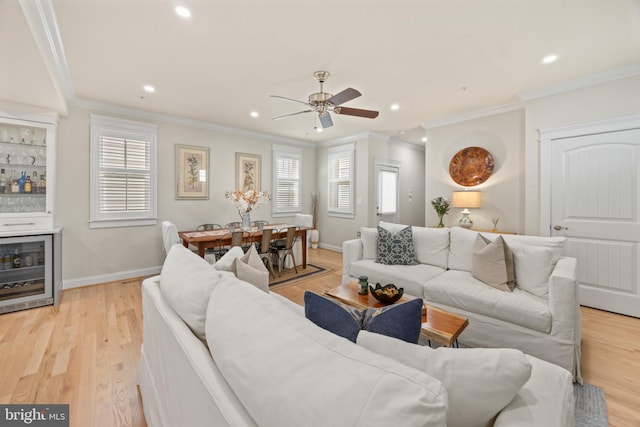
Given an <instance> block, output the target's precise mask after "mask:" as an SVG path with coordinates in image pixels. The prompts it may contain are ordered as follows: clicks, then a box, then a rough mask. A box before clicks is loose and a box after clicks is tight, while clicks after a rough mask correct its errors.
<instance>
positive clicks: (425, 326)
mask: <svg viewBox="0 0 640 427" xmlns="http://www.w3.org/2000/svg"><path fill="white" fill-rule="evenodd" d="M359 289H360V285H359V284H358V283H357V282H352V283H347V284H346V285H340V286H338V287H337V288H333V289H328V290H326V291H325V292H324V293H325V295H327V296H329V297H331V298H334V299H337V300H338V301H341V302H343V303H345V304H348V305H351V306H354V307H356V308H358V309H360V310H364V309H365V308H367V307H373V308H382V307H387V304H383V303H381V302H380V301H378V300H377V299H375V298H374V297H373V295H371V293H367V295H360V294H359V293H358V290H359ZM415 298H416V297H413V296H410V295H403V297H402V298H400V300H399V301H398V302H399V303H401V302H405V301H409V300H412V299H415ZM396 304H397V303H396ZM468 324H469V320H467V318H466V317H462V316H459V315H457V314H453V313H449V312H447V311H444V310H441V309H439V308H436V307H432V306H430V305H427V304H425V305H424V306H423V307H422V331H421V333H420V334H421V335H422V336H424V337H425V338H427V339H429V340H430V341H431V340H433V341H435V342H437V343H438V344H440V345H443V346H446V347H455V346H457V339H458V335H460V334H461V333H462V331H464V328H466V327H467V325H468Z"/></svg>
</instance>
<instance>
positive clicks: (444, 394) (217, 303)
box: [138, 245, 575, 427]
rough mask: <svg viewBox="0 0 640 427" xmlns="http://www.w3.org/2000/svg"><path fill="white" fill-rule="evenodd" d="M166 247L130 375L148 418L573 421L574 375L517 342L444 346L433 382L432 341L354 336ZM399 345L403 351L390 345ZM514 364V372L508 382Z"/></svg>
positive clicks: (149, 286) (188, 421) (215, 421)
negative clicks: (509, 346) (496, 346)
mask: <svg viewBox="0 0 640 427" xmlns="http://www.w3.org/2000/svg"><path fill="white" fill-rule="evenodd" d="M174 248H177V249H174ZM174 248H172V249H171V251H170V253H169V256H168V257H167V261H165V265H164V266H163V270H162V273H161V275H160V276H156V277H152V278H149V279H146V280H145V281H144V283H143V285H142V301H143V336H144V340H143V345H142V351H141V357H140V364H139V371H138V384H139V387H140V392H141V395H142V400H143V407H144V413H145V418H146V421H147V424H148V425H149V426H151V427H155V426H167V427H172V426H183V425H189V426H195V427H197V426H211V425H215V426H256V425H259V426H265V427H268V426H278V427H283V426H301V425H314V426H332V427H334V426H368V427H369V426H388V425H398V426H444V425H448V426H449V427H457V426H458V425H465V426H480V425H482V426H485V425H494V426H496V427H500V426H516V425H517V426H541V425H544V426H551V427H553V426H558V427H560V426H562V427H567V426H568V427H571V426H573V425H575V418H574V403H575V402H574V396H573V386H572V379H571V375H570V374H569V372H567V371H566V370H564V369H562V368H560V367H558V366H556V365H553V364H550V363H547V362H545V361H542V360H539V359H537V358H535V357H531V356H528V355H526V356H525V355H523V354H522V353H521V352H518V351H515V350H476V349H443V350H446V351H449V352H454V353H449V354H448V355H446V354H445V353H439V356H438V357H439V359H438V360H439V362H437V363H439V365H434V366H436V367H437V369H436V374H439V373H440V372H447V371H453V375H449V376H447V378H445V379H443V380H442V381H440V380H438V379H436V378H434V377H433V376H431V375H429V374H428V373H427V372H429V370H428V369H426V370H422V369H421V363H423V361H424V360H423V358H424V357H427V358H430V357H432V356H433V354H426V353H425V354H422V350H425V351H428V352H437V351H438V350H431V349H426V348H424V347H420V346H418V345H415V344H408V343H404V342H401V341H398V340H395V339H392V338H388V337H383V336H381V335H378V334H373V333H368V332H361V335H363V334H364V338H363V342H362V344H361V343H360V337H359V338H358V344H354V343H353V342H351V341H349V340H346V339H344V338H341V337H339V336H337V335H334V334H332V333H330V332H328V331H326V330H324V329H321V328H319V327H317V326H316V325H315V324H313V323H312V322H310V321H308V320H307V319H306V318H305V317H304V310H303V308H302V307H300V306H298V305H296V304H293V303H292V302H290V301H289V300H287V299H285V298H283V297H281V296H279V295H277V294H274V293H265V292H264V291H262V290H259V289H258V288H257V287H255V286H253V285H251V284H248V283H247V282H244V281H241V280H239V279H237V278H235V277H233V276H231V275H229V274H223V273H219V272H217V271H215V269H213V268H212V267H211V266H209V265H208V264H207V263H206V262H205V261H203V260H202V259H200V258H198V257H197V256H195V255H193V254H191V253H190V252H189V251H187V250H186V249H184V248H182V247H181V246H179V245H176V246H175V247H174ZM203 334H204V335H203ZM203 337H204V338H203ZM385 340H391V341H385ZM388 342H391V345H388V344H387V343H388ZM402 345H404V346H408V347H406V348H404V350H402V347H401V346H402ZM376 349H378V350H380V351H376ZM399 349H400V353H402V356H401V358H395V356H394V355H393V354H392V353H389V351H388V350H393V351H396V350H399ZM457 352H467V353H457ZM482 352H495V353H491V354H484V355H483V354H482ZM410 353H416V354H421V356H418V357H417V358H415V360H414V362H415V363H417V366H411V365H413V364H415V363H414V362H411V358H410V359H408V360H409V361H407V362H406V363H404V362H401V361H403V360H405V359H403V358H406V357H409V355H410ZM458 355H462V356H464V357H462V358H460V359H458V360H457V361H454V362H453V363H455V364H456V365H455V366H453V365H452V366H448V364H449V362H448V361H447V360H448V358H452V357H453V359H457V356H458ZM442 356H444V358H443V357H442ZM487 356H488V357H487ZM483 357H484V358H485V359H486V360H488V362H487V366H486V370H485V369H482V367H481V363H482V362H480V360H481V359H482V358H483ZM469 360H473V361H474V363H469ZM427 363H429V362H427ZM523 369H524V371H523ZM462 371H464V372H465V373H464V375H466V376H467V377H466V379H465V380H456V378H459V377H456V375H463V373H462ZM485 371H486V372H485ZM510 371H514V372H515V371H520V374H517V375H516V376H518V375H520V380H519V381H520V382H517V385H516V387H515V388H513V387H514V381H516V380H514V381H511V380H510V378H515V377H513V376H510V375H511V374H509V373H508V372H510ZM523 372H524V374H526V377H524V378H523V377H522V374H523ZM501 379H502V380H503V381H502V382H501ZM452 381H453V382H452ZM458 383H459V384H458ZM444 384H447V388H445V386H444ZM458 385H459V386H458ZM503 387H506V388H510V387H511V388H512V390H511V391H510V392H509V393H511V394H509V395H506V397H507V398H506V400H504V399H505V395H504V394H503V395H502V397H501V399H503V401H502V403H500V406H499V409H497V412H496V414H495V415H492V418H491V419H490V420H488V421H486V420H481V419H480V418H477V417H478V416H480V415H477V416H476V415H475V414H483V415H484V416H487V410H488V408H489V407H490V406H491V405H495V404H496V401H499V400H500V398H497V400H496V399H495V398H494V397H495V396H494V393H498V394H500V393H502V392H503V391H501V390H500V389H501V388H503ZM490 396H494V397H490ZM460 399H462V400H460ZM494 410H495V409H494ZM467 412H468V413H467ZM465 417H467V418H465ZM465 419H466V420H468V421H464V420H465ZM456 420H458V421H456ZM461 423H462V424H461Z"/></svg>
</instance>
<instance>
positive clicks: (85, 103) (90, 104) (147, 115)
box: [69, 98, 317, 148]
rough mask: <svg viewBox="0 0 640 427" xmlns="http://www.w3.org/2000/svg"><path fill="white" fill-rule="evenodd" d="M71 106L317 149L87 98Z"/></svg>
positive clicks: (226, 127) (258, 133)
mask: <svg viewBox="0 0 640 427" xmlns="http://www.w3.org/2000/svg"><path fill="white" fill-rule="evenodd" d="M69 104H70V105H72V106H74V107H80V108H86V109H89V110H95V111H102V112H106V113H111V114H119V115H123V116H127V117H136V118H140V119H146V120H153V121H156V122H162V123H171V124H175V125H181V126H187V127H192V128H198V129H204V130H209V131H215V132H222V133H227V134H230V135H238V136H245V137H249V138H256V139H262V140H265V141H269V142H274V143H284V144H289V145H294V146H298V147H306V148H316V147H317V146H316V144H314V143H312V142H306V141H300V140H297V139H292V138H285V137H281V136H276V135H269V134H266V133H261V132H254V131H250V130H245V129H239V128H234V127H231V126H225V125H220V124H217V123H211V122H206V121H203V120H195V119H187V118H184V117H179V116H173V115H170V114H162V113H155V112H152V111H148V110H142V109H140V108H133V107H125V106H122V105H116V104H110V103H107V102H102V101H95V100H92V99H85V98H73V99H71V100H70V101H69Z"/></svg>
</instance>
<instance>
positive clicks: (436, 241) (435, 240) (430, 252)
mask: <svg viewBox="0 0 640 427" xmlns="http://www.w3.org/2000/svg"><path fill="white" fill-rule="evenodd" d="M412 231H413V243H414V245H415V248H416V258H417V260H418V262H419V263H421V264H429V265H435V266H436V267H441V268H445V269H446V268H447V259H448V258H449V229H448V228H431V227H412Z"/></svg>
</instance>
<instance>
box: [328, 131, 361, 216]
mask: <svg viewBox="0 0 640 427" xmlns="http://www.w3.org/2000/svg"><path fill="white" fill-rule="evenodd" d="M355 151H356V145H355V144H353V143H352V144H345V145H340V146H337V147H329V149H328V155H327V215H328V216H331V217H337V218H355V216H356V207H355V193H356V165H355ZM345 157H348V158H349V160H350V163H351V165H350V168H349V175H350V178H349V183H350V187H351V192H350V194H349V209H339V208H333V207H331V184H332V177H331V162H332V161H333V160H335V159H340V158H345Z"/></svg>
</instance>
